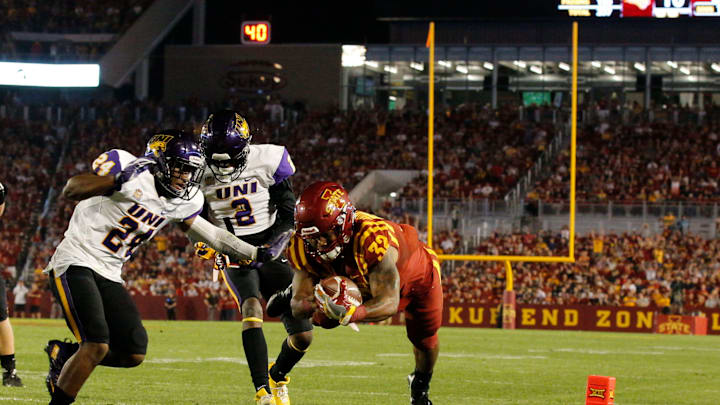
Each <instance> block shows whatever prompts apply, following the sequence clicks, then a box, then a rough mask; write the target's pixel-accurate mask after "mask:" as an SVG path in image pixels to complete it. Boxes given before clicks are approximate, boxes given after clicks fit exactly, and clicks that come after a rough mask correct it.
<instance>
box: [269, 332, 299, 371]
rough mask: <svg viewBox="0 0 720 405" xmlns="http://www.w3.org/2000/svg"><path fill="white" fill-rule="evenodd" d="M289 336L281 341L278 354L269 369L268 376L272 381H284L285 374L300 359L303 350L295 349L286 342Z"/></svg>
mask: <svg viewBox="0 0 720 405" xmlns="http://www.w3.org/2000/svg"><path fill="white" fill-rule="evenodd" d="M289 340H290V337H289V336H288V338H287V339H285V340H284V341H283V344H282V348H281V349H280V354H279V355H278V357H277V360H275V365H273V367H272V368H271V369H270V377H272V379H273V380H274V381H285V376H286V375H287V374H288V373H289V372H290V370H292V368H293V367H295V365H296V364H297V362H298V361H300V359H302V358H303V356H304V355H305V352H301V351H299V350H296V349H294V348H292V347H290V345H289V344H288V341H289Z"/></svg>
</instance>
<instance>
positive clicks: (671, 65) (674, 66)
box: [666, 60, 678, 69]
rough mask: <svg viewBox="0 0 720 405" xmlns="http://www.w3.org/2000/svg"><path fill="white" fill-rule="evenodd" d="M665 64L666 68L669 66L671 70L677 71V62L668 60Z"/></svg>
mask: <svg viewBox="0 0 720 405" xmlns="http://www.w3.org/2000/svg"><path fill="white" fill-rule="evenodd" d="M666 63H667V64H668V66H670V67H671V68H673V69H677V67H678V64H677V62H673V61H671V60H669V61H667V62H666Z"/></svg>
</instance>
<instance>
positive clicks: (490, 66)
mask: <svg viewBox="0 0 720 405" xmlns="http://www.w3.org/2000/svg"><path fill="white" fill-rule="evenodd" d="M483 67H484V68H485V69H487V70H493V69H495V66H493V64H492V63H490V62H485V63H483Z"/></svg>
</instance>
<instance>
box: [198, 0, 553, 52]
mask: <svg viewBox="0 0 720 405" xmlns="http://www.w3.org/2000/svg"><path fill="white" fill-rule="evenodd" d="M557 4H558V2H557V1H556V0H531V1H511V0H502V1H497V0H465V1H459V0H442V1H438V0H419V1H407V0H399V1H393V0H371V1H365V2H353V1H348V2H340V1H338V2H330V1H326V0H322V1H312V2H302V1H285V0H282V1H272V2H267V1H255V2H251V1H208V2H207V10H206V12H207V32H206V42H207V43H209V44H230V43H238V42H239V38H240V23H241V22H242V21H247V20H270V22H271V25H272V43H274V44H281V43H347V44H352V43H359V44H362V43H387V41H388V33H387V24H386V23H383V22H381V21H379V20H380V19H388V18H415V19H430V18H433V19H435V20H436V21H438V20H441V19H524V20H527V19H537V18H540V19H547V18H553V17H555V18H562V17H563V15H562V13H560V12H559V11H557V9H556V8H557ZM565 18H567V17H565ZM228 20H231V21H234V22H230V23H228V22H226V21H228ZM215 21H217V22H220V21H222V23H217V24H216V23H214V22H215Z"/></svg>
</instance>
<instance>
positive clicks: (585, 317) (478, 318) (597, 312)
mask: <svg viewBox="0 0 720 405" xmlns="http://www.w3.org/2000/svg"><path fill="white" fill-rule="evenodd" d="M686 310H687V311H688V312H695V309H693V308H686ZM443 311H444V313H443V326H444V327H447V326H450V327H454V326H460V327H478V328H496V327H499V323H498V322H502V316H501V314H500V306H497V305H490V304H455V303H449V302H446V303H445V307H444V310H443ZM515 311H516V313H515V327H516V328H517V329H549V330H584V331H610V332H639V333H652V332H653V330H654V327H655V326H654V325H655V322H656V317H658V316H660V317H662V316H663V315H660V314H659V313H658V312H657V311H656V310H655V309H653V308H638V307H600V306H590V305H564V306H560V305H528V304H517V306H516V309H515ZM697 311H698V312H701V313H704V314H705V317H706V319H707V334H709V335H720V309H717V308H716V309H712V310H711V309H707V308H697ZM687 318H692V317H687ZM660 319H663V318H660ZM693 327H695V326H693Z"/></svg>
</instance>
